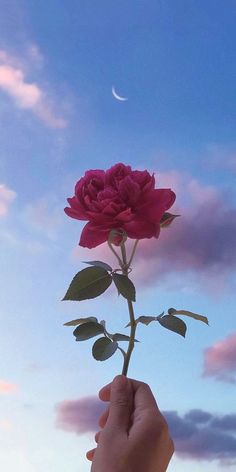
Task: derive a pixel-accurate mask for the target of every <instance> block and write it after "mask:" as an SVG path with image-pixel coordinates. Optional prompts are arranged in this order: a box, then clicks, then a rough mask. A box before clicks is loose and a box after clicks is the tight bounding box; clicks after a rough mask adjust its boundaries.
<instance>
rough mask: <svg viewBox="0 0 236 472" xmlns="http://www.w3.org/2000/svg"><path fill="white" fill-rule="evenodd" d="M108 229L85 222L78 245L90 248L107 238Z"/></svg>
mask: <svg viewBox="0 0 236 472" xmlns="http://www.w3.org/2000/svg"><path fill="white" fill-rule="evenodd" d="M109 232H110V229H104V230H103V229H101V228H99V227H97V226H95V225H93V224H92V223H87V224H86V225H85V226H84V228H83V231H82V233H81V236H80V242H79V245H80V246H82V247H88V248H89V249H92V248H93V247H97V246H99V245H100V244H102V243H104V242H105V241H107V240H108V235H109Z"/></svg>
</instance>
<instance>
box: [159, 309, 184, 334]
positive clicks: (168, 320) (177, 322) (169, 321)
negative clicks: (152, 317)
mask: <svg viewBox="0 0 236 472" xmlns="http://www.w3.org/2000/svg"><path fill="white" fill-rule="evenodd" d="M157 321H159V323H160V324H161V325H162V326H164V328H167V329H169V330H170V331H174V332H175V333H178V334H180V335H181V336H183V337H184V338H185V334H186V330H187V326H186V324H185V323H184V321H182V320H181V319H180V318H177V317H176V316H173V315H165V316H162V318H158V319H157Z"/></svg>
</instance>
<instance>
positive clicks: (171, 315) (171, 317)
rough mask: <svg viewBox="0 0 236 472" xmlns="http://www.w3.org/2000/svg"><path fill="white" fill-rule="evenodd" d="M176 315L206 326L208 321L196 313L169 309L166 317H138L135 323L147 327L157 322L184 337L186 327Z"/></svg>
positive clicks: (162, 315) (162, 314) (161, 315)
mask: <svg viewBox="0 0 236 472" xmlns="http://www.w3.org/2000/svg"><path fill="white" fill-rule="evenodd" d="M176 315H185V316H189V317H190V318H193V319H195V320H198V321H202V322H203V323H206V324H208V319H207V318H206V316H202V315H198V314H197V313H192V312H191V311H187V310H176V309H175V308H169V310H168V315H164V312H163V313H161V314H160V315H158V316H140V317H139V318H137V319H136V320H135V323H136V325H137V323H142V324H145V325H149V324H150V323H151V322H152V321H158V322H159V323H160V325H161V326H163V327H164V328H166V329H169V330H170V331H174V332H175V333H177V334H180V335H181V336H183V337H185V334H186V331H187V326H186V324H185V323H184V321H183V320H181V319H180V318H178V317H177V316H176ZM130 324H131V323H128V324H127V325H126V328H127V327H128V326H130Z"/></svg>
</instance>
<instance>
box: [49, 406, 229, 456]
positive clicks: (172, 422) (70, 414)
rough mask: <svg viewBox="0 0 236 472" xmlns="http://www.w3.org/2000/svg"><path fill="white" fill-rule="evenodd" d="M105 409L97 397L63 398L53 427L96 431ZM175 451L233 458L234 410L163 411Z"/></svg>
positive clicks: (83, 431)
mask: <svg viewBox="0 0 236 472" xmlns="http://www.w3.org/2000/svg"><path fill="white" fill-rule="evenodd" d="M104 410H105V406H104V404H102V402H101V401H100V400H98V398H97V397H84V398H81V399H79V400H65V401H63V402H61V403H59V404H58V405H57V406H56V415H57V417H56V427H57V428H59V429H62V430H64V431H66V432H73V433H75V434H78V435H81V434H85V433H95V432H97V431H98V430H99V429H100V428H99V426H98V419H99V416H100V415H101V413H102V412H103V411H104ZM163 415H164V416H165V418H166V420H167V422H168V425H169V429H170V433H171V436H172V438H173V440H174V443H175V449H176V454H177V455H179V456H181V457H182V458H186V459H189V458H192V459H196V460H208V461H212V460H216V459H217V460H220V461H223V462H225V461H227V462H228V463H232V462H233V463H234V462H235V461H236V414H228V415H214V414H212V413H209V412H207V411H203V410H200V409H195V410H190V411H188V412H187V413H186V414H185V415H184V416H180V415H179V414H178V413H177V412H176V411H165V412H163Z"/></svg>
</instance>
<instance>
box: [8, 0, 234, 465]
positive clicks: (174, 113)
mask: <svg viewBox="0 0 236 472" xmlns="http://www.w3.org/2000/svg"><path fill="white" fill-rule="evenodd" d="M0 10H1V16H0V120H1V132H0V247H1V251H0V264H1V271H0V284H1V291H0V307H1V310H0V316H1V331H0V345H1V356H0V397H1V402H0V466H1V470H3V471H4V472H13V471H15V470H17V471H18V472H45V471H50V472H65V470H66V471H68V470H70V472H78V471H79V472H80V471H83V472H89V470H90V467H91V463H90V462H89V461H88V460H87V459H86V456H85V454H86V451H87V450H89V449H92V448H93V447H95V442H94V435H95V433H96V431H97V430H98V428H99V427H98V425H97V422H98V418H99V415H100V414H101V412H102V411H103V410H104V409H105V405H104V404H103V403H102V402H101V401H100V400H99V399H98V391H99V390H100V388H101V387H102V386H103V385H105V384H106V383H108V382H110V381H111V380H112V379H113V378H114V376H115V375H117V374H118V373H120V372H121V370H122V356H121V353H120V352H118V353H115V355H114V356H113V357H111V358H110V359H108V360H107V361H105V362H97V361H96V360H95V359H93V357H92V354H91V348H92V344H93V340H89V341H86V342H81V343H76V342H75V338H74V336H73V334H72V332H73V329H71V327H65V326H63V324H64V323H65V322H67V321H70V320H72V319H74V318H78V317H83V316H85V317H86V316H97V317H98V318H99V320H101V319H105V320H106V321H107V326H108V327H109V328H110V329H111V330H114V332H115V331H116V332H117V331H118V332H123V333H126V334H128V331H127V330H128V328H124V326H125V325H126V324H127V323H128V321H129V318H128V313H127V308H126V302H125V300H124V299H122V298H121V297H119V298H118V297H117V293H116V292H115V290H114V289H112V288H111V289H109V290H108V291H107V293H105V294H103V295H102V296H101V297H99V298H96V299H94V300H86V301H83V302H67V301H63V302H62V301H61V300H62V298H63V296H64V295H65V292H66V290H67V288H68V285H69V283H70V281H71V279H72V278H73V276H74V275H75V274H76V272H78V271H79V270H81V269H82V268H84V265H83V264H82V262H81V261H84V260H89V259H90V260H91V259H93V260H94V259H97V258H100V259H102V260H105V261H106V262H109V263H111V264H115V262H114V259H113V256H112V254H111V253H109V249H108V248H107V245H106V244H105V245H102V246H99V247H98V248H96V249H94V250H89V249H84V248H82V247H80V246H79V245H78V241H79V238H80V234H81V230H82V228H83V222H79V221H76V220H72V219H70V218H68V217H67V216H66V215H65V213H64V207H65V206H66V200H67V198H68V197H71V196H72V195H73V192H74V185H75V183H76V182H77V181H78V180H79V179H80V178H81V177H82V176H83V175H84V172H85V171H86V170H88V169H107V168H109V167H110V166H112V165H114V164H116V163H118V162H123V163H125V164H126V165H131V166H132V168H133V169H138V170H144V169H147V170H148V171H149V172H150V173H153V172H154V173H155V179H156V187H157V188H158V187H159V188H172V189H173V190H174V192H175V193H176V202H175V204H174V206H173V208H172V210H173V213H177V214H180V215H181V217H179V218H176V220H175V221H174V222H173V223H172V225H171V226H170V227H169V228H166V229H165V230H164V229H163V230H162V231H161V235H160V237H159V239H157V240H156V239H154V238H153V239H151V240H143V241H141V242H140V244H139V247H138V250H137V253H136V257H135V260H134V263H133V271H132V280H133V282H134V283H135V286H136V290H137V301H136V303H135V314H136V316H140V315H153V314H155V315H158V314H159V313H161V312H162V311H167V310H168V308H170V307H174V308H176V309H186V310H190V311H193V312H195V313H199V314H202V315H204V316H207V317H208V319H209V326H207V325H205V324H203V323H200V322H199V321H195V320H191V319H188V320H187V319H185V321H186V323H187V326H188V329H187V334H186V338H185V339H183V338H182V337H181V336H178V335H177V334H175V333H172V332H170V331H167V330H165V329H164V328H162V327H161V326H159V325H158V326H157V325H154V324H153V323H151V324H150V325H149V326H145V325H141V324H140V325H139V326H138V329H137V333H136V334H137V338H138V339H139V340H140V341H141V342H140V343H139V344H138V345H136V346H135V350H134V352H133V355H132V359H131V363H130V368H129V373H128V375H129V376H130V377H131V378H134V379H137V380H141V381H144V382H147V383H148V384H149V385H150V387H151V389H152V391H153V393H154V395H155V398H156V400H157V403H158V405H159V407H160V409H161V411H162V412H163V414H164V416H165V417H166V419H167V422H168V424H169V428H170V431H171V435H172V437H173V439H174V443H175V449H176V452H175V455H174V458H173V460H172V461H171V464H170V466H169V469H168V470H169V471H170V472H171V471H174V472H180V471H181V472H185V471H189V470H191V471H193V472H199V471H200V470H201V471H203V472H204V471H206V472H218V471H222V472H223V471H224V470H228V471H231V470H232V471H233V470H235V463H236V412H235V385H236V327H235V281H236V277H235V275H236V256H235V254H236V253H235V234H236V194H235V179H236V138H235V129H236V113H235V77H236V63H235V52H236V51H235V44H236V32H235V21H236V3H235V1H234V0H228V1H227V2H226V1H223V0H214V1H213V0H205V1H203V0H199V1H198V2H195V1H193V0H178V1H176V0H175V1H174V0H165V1H164V0H156V1H154V0H146V1H145V2H144V1H141V0H129V1H128V2H127V1H124V0H120V1H119V2H118V3H116V4H115V2H112V1H108V0H101V1H100V2H87V1H82V0H77V1H75V0H67V1H66V2H65V1H61V2H56V1H55V0H48V1H47V2H34V1H32V0H12V1H11V2H8V1H6V0H0ZM112 87H115V90H116V92H117V94H118V95H120V96H123V97H126V98H127V100H126V101H120V100H117V99H116V98H115V97H114V96H113V95H112ZM122 330H123V331H122ZM122 347H123V348H125V343H123V345H122Z"/></svg>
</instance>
